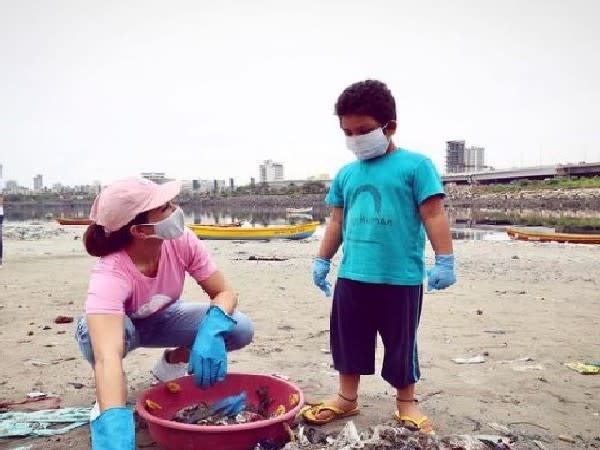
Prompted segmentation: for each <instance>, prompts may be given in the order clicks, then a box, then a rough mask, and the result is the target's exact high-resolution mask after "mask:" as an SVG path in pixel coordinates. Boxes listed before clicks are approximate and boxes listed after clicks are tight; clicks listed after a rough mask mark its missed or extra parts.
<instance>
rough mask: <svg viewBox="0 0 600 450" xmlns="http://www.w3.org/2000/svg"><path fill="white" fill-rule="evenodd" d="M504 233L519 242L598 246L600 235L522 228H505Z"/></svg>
mask: <svg viewBox="0 0 600 450" xmlns="http://www.w3.org/2000/svg"><path fill="white" fill-rule="evenodd" d="M506 233H508V235H509V236H510V237H511V239H518V240H520V241H534V242H561V243H562V242H568V243H570V244H600V234H575V233H555V232H553V231H535V230H526V229H523V228H507V229H506Z"/></svg>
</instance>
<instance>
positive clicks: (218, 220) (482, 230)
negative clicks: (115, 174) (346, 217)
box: [4, 205, 600, 240]
mask: <svg viewBox="0 0 600 450" xmlns="http://www.w3.org/2000/svg"><path fill="white" fill-rule="evenodd" d="M184 212H185V213H186V221H187V222H188V223H195V224H199V223H203V224H230V223H233V222H241V223H242V225H243V226H273V225H286V224H299V223H304V222H309V221H313V220H315V221H319V222H320V223H321V224H325V222H326V219H327V217H328V215H329V210H328V209H327V208H326V207H323V208H319V209H315V210H314V211H313V213H312V214H287V213H286V210H285V208H232V207H211V208H210V209H199V208H196V209H191V208H187V209H184ZM88 214H89V205H88V206H70V205H65V206H58V207H57V206H55V207H40V206H26V207H17V206H15V207H13V208H10V209H9V208H6V210H5V219H4V220H5V223H7V224H9V223H11V222H31V221H36V222H53V221H54V219H55V218H58V217H73V218H84V217H87V216H88ZM448 216H449V219H450V222H451V227H452V231H453V237H454V239H467V240H502V239H508V237H507V235H506V233H505V229H506V227H508V226H513V225H516V226H535V227H546V228H548V229H550V230H558V231H574V232H582V231H583V232H585V231H588V232H600V211H595V210H572V211H565V210H506V209H485V210H483V209H470V208H449V209H448ZM565 227H567V228H576V229H572V230H569V229H566V230H565Z"/></svg>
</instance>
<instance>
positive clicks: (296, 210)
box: [285, 206, 313, 214]
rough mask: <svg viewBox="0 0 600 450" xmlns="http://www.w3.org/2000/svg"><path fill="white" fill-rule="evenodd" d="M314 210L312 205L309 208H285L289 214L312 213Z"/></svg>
mask: <svg viewBox="0 0 600 450" xmlns="http://www.w3.org/2000/svg"><path fill="white" fill-rule="evenodd" d="M312 210H313V209H312V206H309V207H307V208H285V212H286V213H287V214H311V213H312Z"/></svg>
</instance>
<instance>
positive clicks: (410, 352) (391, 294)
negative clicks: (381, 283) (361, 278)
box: [378, 285, 423, 418]
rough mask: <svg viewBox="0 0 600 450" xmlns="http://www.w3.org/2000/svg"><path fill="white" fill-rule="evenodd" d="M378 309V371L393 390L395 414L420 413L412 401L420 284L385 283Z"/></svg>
mask: <svg viewBox="0 0 600 450" xmlns="http://www.w3.org/2000/svg"><path fill="white" fill-rule="evenodd" d="M379 298H380V301H381V302H382V312H383V314H381V316H380V317H379V321H378V329H379V333H380V335H381V339H382V341H383V346H384V357H383V368H382V371H381V375H382V376H383V378H384V379H385V380H386V381H387V382H388V383H390V384H391V385H392V386H394V387H395V388H396V390H397V394H396V404H397V409H398V414H399V416H410V417H414V418H420V417H422V416H423V415H422V413H421V411H420V410H419V408H418V404H417V402H416V401H415V383H416V382H417V381H418V380H419V378H420V376H421V373H420V370H419V357H418V352H417V329H418V327H419V320H420V317H421V307H422V302H423V287H422V286H391V285H388V286H387V287H386V291H385V292H382V295H381V296H380V297H379Z"/></svg>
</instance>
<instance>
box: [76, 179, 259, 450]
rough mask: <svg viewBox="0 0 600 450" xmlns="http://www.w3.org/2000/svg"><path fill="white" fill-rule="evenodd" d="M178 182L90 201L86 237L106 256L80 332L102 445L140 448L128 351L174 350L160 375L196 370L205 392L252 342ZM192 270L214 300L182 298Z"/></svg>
mask: <svg viewBox="0 0 600 450" xmlns="http://www.w3.org/2000/svg"><path fill="white" fill-rule="evenodd" d="M180 187H181V185H180V183H179V182H176V181H173V182H169V183H166V184H163V185H157V184H155V183H153V182H151V181H149V180H146V179H142V178H128V179H125V180H121V181H117V182H115V183H114V184H112V185H110V186H108V187H107V188H105V189H104V190H103V191H102V192H101V193H100V194H99V195H98V196H97V197H96V200H95V201H94V204H93V205H92V209H91V213H90V218H91V219H92V220H93V221H94V222H95V223H94V224H93V225H90V226H89V227H88V229H87V230H86V232H85V235H84V243H85V248H86V250H87V252H88V253H89V254H90V255H92V256H99V257H100V259H99V260H98V262H97V263H96V266H95V267H94V269H93V271H92V274H91V278H90V282H89V288H88V294H87V301H86V303H85V312H86V314H85V316H84V317H82V318H81V319H80V320H79V322H78V324H77V333H76V336H77V341H78V343H79V346H80V348H81V351H82V353H83V355H84V357H85V358H86V359H87V360H88V361H89V362H90V363H91V364H92V367H93V369H94V375H95V378H96V397H97V408H96V407H95V409H97V412H96V414H94V413H92V417H91V420H92V421H91V434H92V448H93V449H95V450H100V449H102V450H104V449H120V450H121V449H133V448H134V447H135V430H134V423H133V413H132V411H131V410H130V409H129V408H126V407H125V402H126V398H127V386H126V381H125V378H124V374H123V364H122V358H123V357H124V356H125V355H126V354H127V353H128V352H129V351H131V350H133V349H135V348H137V347H176V349H174V350H167V351H165V353H164V355H163V357H161V359H160V361H159V362H158V363H157V365H156V366H155V368H154V369H153V370H152V372H153V374H154V375H155V376H156V377H157V378H158V379H159V380H161V381H167V380H170V379H174V378H177V377H179V376H183V375H185V374H186V372H188V371H189V373H191V374H193V375H194V380H195V382H196V385H198V386H199V387H202V388H206V387H209V386H211V385H212V384H214V383H216V382H219V381H222V380H223V379H224V378H225V374H226V368H227V354H226V351H227V350H236V349H239V348H242V347H244V346H245V345H248V344H249V343H250V342H251V341H252V336H253V326H252V323H251V322H250V320H249V319H248V317H247V316H245V315H244V314H242V313H240V312H237V311H236V306H237V295H236V294H235V292H234V291H233V289H232V287H231V286H230V285H229V284H228V283H227V282H226V280H225V279H224V277H223V275H222V274H221V273H220V272H219V271H218V270H217V268H216V266H215V264H214V262H213V261H212V259H211V257H210V255H209V254H208V251H207V250H206V248H205V246H204V244H203V243H202V242H201V241H199V240H198V239H196V237H195V236H194V235H193V233H192V232H191V231H189V230H186V228H185V225H184V217H183V212H182V210H181V209H180V208H179V207H177V206H175V205H174V204H173V203H172V200H173V198H174V197H175V196H176V195H177V194H178V193H179V190H180ZM186 272H187V273H188V274H190V275H191V276H192V277H193V278H194V279H195V280H196V281H197V282H198V284H199V285H200V286H201V288H202V289H203V290H204V291H205V292H206V293H207V294H208V296H209V297H210V304H207V305H199V304H190V303H184V302H182V301H181V300H180V295H181V292H182V290H183V283H184V278H185V273H186ZM97 414H99V415H97ZM96 415H97V416H96ZM94 416H96V417H94Z"/></svg>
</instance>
